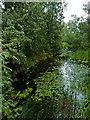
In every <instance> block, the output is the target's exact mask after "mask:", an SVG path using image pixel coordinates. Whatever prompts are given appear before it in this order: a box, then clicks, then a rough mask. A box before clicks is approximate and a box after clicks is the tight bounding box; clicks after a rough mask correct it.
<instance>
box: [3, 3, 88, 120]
mask: <svg viewBox="0 0 90 120" xmlns="http://www.w3.org/2000/svg"><path fill="white" fill-rule="evenodd" d="M4 5H5V8H4V9H3V13H2V20H3V25H2V92H3V94H2V120H6V119H8V120H9V119H15V120H17V119H18V120H19V119H29V120H39V119H40V120H56V119H57V117H58V115H60V114H61V115H62V119H63V118H68V119H69V118H75V117H78V118H82V117H84V118H87V119H88V118H89V96H88V94H89V92H88V93H86V92H87V91H85V90H86V87H87V86H88V87H89V77H88V75H86V78H85V80H84V81H83V82H84V83H85V84H84V85H83V91H84V92H85V94H87V98H86V99H85V101H84V102H83V106H82V108H80V110H79V111H78V115H77V116H75V115H74V114H73V105H72V99H69V98H68V96H67V93H66V92H65V91H64V85H63V84H62V77H60V76H59V74H58V66H59V65H60V60H61V59H73V60H76V61H77V62H78V63H83V64H84V65H89V62H88V26H89V24H88V22H87V21H86V20H83V18H82V17H81V18H78V17H76V16H73V18H74V19H73V20H72V21H69V23H67V24H66V23H64V22H63V19H64V16H63V13H64V10H65V8H66V3H65V2H51V3H49V2H46V3H38V2H37V3H31V2H29V3H28V2H25V3H23V2H22V3H14V2H12V3H10V2H9V3H7V2H6V3H4ZM58 81H60V82H59V83H58ZM81 109H82V111H81Z"/></svg>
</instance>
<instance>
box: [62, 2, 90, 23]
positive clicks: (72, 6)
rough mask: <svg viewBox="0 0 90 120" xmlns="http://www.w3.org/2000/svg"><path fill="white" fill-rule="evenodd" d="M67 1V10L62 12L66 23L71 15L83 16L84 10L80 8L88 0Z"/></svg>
mask: <svg viewBox="0 0 90 120" xmlns="http://www.w3.org/2000/svg"><path fill="white" fill-rule="evenodd" d="M66 1H67V2H68V5H67V10H66V11H65V13H64V16H65V19H64V21H65V22H66V23H67V22H68V21H69V20H71V19H72V17H70V16H71V15H77V17H80V16H82V15H83V16H85V12H84V10H83V9H82V8H83V4H84V3H87V2H88V1H89V0H66Z"/></svg>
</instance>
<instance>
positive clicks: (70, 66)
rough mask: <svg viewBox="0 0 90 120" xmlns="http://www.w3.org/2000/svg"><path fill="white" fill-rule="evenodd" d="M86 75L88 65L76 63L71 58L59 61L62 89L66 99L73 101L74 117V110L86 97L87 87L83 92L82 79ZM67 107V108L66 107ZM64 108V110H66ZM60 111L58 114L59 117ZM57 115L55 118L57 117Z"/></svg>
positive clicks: (74, 112) (74, 111) (74, 110)
mask: <svg viewBox="0 0 90 120" xmlns="http://www.w3.org/2000/svg"><path fill="white" fill-rule="evenodd" d="M87 75H88V66H85V65H83V64H77V63H76V62H75V61H73V60H64V61H61V66H60V67H59V76H60V77H61V76H62V81H61V82H62V83H63V85H64V91H65V92H66V94H67V96H68V99H69V100H70V99H72V102H71V103H73V105H72V106H73V113H72V114H73V116H74V117H75V114H76V111H77V110H78V108H79V107H80V106H82V103H83V101H84V100H85V98H87V96H88V94H87V92H86V91H88V88H87V87H86V91H85V92H84V90H83V87H85V86H84V83H83V81H84V80H85V79H86V76H87ZM66 109H67V108H66ZM66 109H65V108H64V110H66ZM60 115H61V113H60V114H59V117H60ZM61 116H62V115H61ZM59 117H57V118H59Z"/></svg>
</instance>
